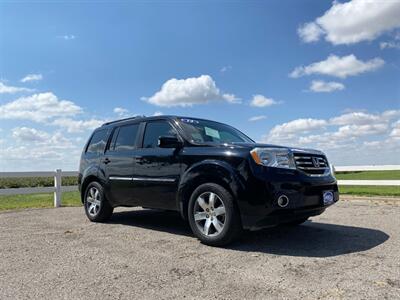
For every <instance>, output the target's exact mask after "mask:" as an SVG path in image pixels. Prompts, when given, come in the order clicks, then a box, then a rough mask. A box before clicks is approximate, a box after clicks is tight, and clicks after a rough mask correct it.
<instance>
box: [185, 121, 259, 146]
mask: <svg viewBox="0 0 400 300" xmlns="http://www.w3.org/2000/svg"><path fill="white" fill-rule="evenodd" d="M179 120H180V121H181V122H180V123H181V126H182V128H183V131H184V133H185V134H186V136H187V138H189V140H190V141H191V142H194V143H254V141H253V140H252V139H250V138H249V137H247V136H246V135H244V134H243V133H241V132H240V131H239V130H237V129H235V128H233V127H231V126H228V125H225V124H221V123H218V122H213V121H206V120H197V119H179Z"/></svg>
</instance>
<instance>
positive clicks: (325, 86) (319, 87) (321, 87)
mask: <svg viewBox="0 0 400 300" xmlns="http://www.w3.org/2000/svg"><path fill="white" fill-rule="evenodd" d="M344 89H345V86H344V84H343V83H340V82H334V81H329V82H326V81H323V80H313V81H312V82H311V85H310V91H312V92H316V93H330V92H333V91H341V90H344Z"/></svg>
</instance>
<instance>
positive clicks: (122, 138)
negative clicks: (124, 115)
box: [114, 124, 139, 151]
mask: <svg viewBox="0 0 400 300" xmlns="http://www.w3.org/2000/svg"><path fill="white" fill-rule="evenodd" d="M138 130H139V125H138V124H132V125H126V126H121V127H120V128H119V131H118V136H117V138H116V140H115V145H114V150H115V151H131V150H133V149H134V148H135V141H136V135H137V133H138Z"/></svg>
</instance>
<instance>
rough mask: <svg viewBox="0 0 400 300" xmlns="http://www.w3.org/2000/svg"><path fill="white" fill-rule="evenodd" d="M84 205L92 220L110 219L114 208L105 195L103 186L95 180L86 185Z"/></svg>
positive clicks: (87, 214)
mask: <svg viewBox="0 0 400 300" xmlns="http://www.w3.org/2000/svg"><path fill="white" fill-rule="evenodd" d="M84 207H85V213H86V216H87V217H88V218H89V220H90V221H92V222H105V221H107V220H109V219H110V217H111V215H112V213H113V210H114V209H113V208H112V207H111V205H110V204H109V203H108V201H107V199H106V198H105V196H104V192H103V187H102V186H101V184H100V183H98V182H95V181H94V182H91V183H89V184H88V186H87V187H86V191H85V202H84Z"/></svg>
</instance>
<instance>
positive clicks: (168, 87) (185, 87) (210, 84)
mask: <svg viewBox="0 0 400 300" xmlns="http://www.w3.org/2000/svg"><path fill="white" fill-rule="evenodd" d="M142 100H145V101H147V102H149V103H151V104H154V105H158V106H166V107H170V106H182V107H185V106H192V105H194V104H204V103H208V102H211V101H221V100H225V101H227V102H230V103H236V102H239V99H238V98H237V97H235V96H234V95H232V94H223V93H221V91H220V90H219V89H218V88H217V86H216V84H215V81H214V80H213V79H212V78H211V76H209V75H201V76H199V77H192V78H187V79H175V78H172V79H170V80H167V81H166V82H165V83H164V84H163V85H162V87H161V89H160V90H159V91H158V92H156V93H155V94H154V95H153V96H151V97H149V98H146V97H142Z"/></svg>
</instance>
